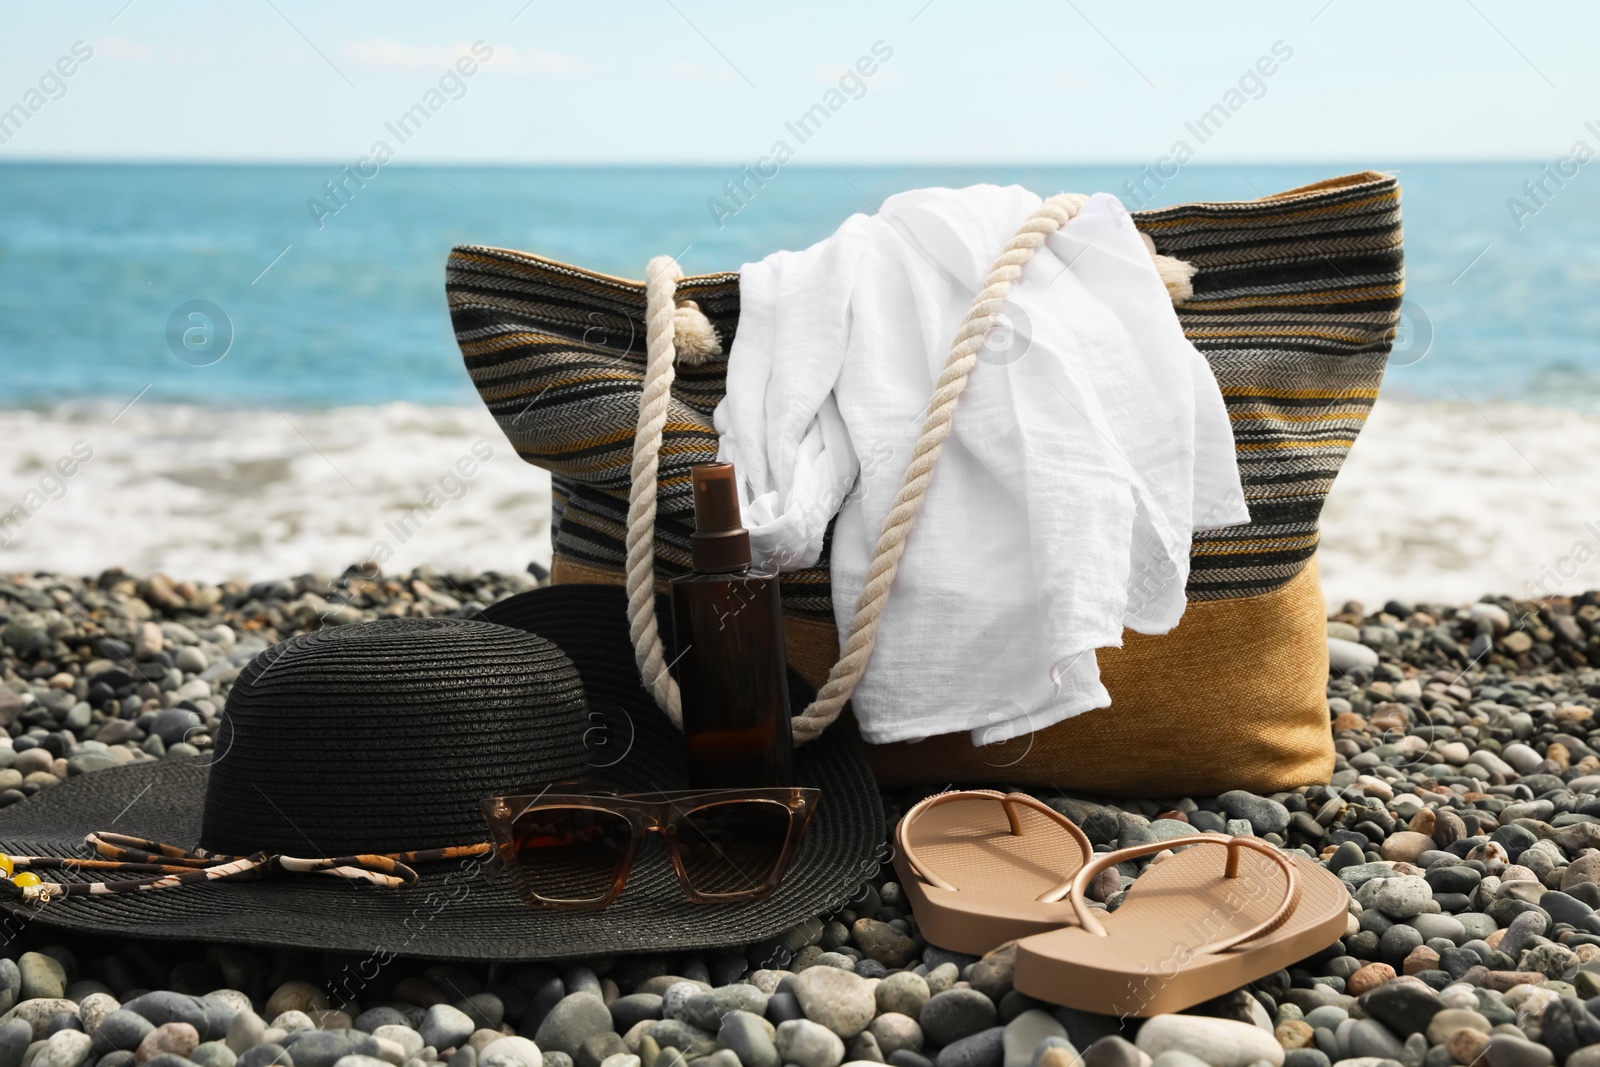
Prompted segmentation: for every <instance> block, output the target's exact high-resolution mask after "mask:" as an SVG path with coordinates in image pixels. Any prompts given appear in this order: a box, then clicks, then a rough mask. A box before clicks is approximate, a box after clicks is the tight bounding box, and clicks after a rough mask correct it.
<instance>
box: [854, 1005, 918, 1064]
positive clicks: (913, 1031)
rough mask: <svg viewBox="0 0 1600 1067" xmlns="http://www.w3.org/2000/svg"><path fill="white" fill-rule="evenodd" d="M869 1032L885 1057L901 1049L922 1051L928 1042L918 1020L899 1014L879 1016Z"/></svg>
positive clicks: (869, 1026) (868, 1029)
mask: <svg viewBox="0 0 1600 1067" xmlns="http://www.w3.org/2000/svg"><path fill="white" fill-rule="evenodd" d="M867 1031H868V1033H870V1034H872V1036H873V1038H874V1039H875V1040H876V1041H877V1042H878V1049H879V1051H881V1052H882V1053H883V1054H884V1055H885V1056H888V1055H892V1054H893V1053H895V1052H897V1051H899V1050H901V1049H908V1050H910V1051H912V1052H918V1051H921V1049H922V1045H923V1042H924V1041H925V1040H926V1038H925V1037H924V1036H923V1033H922V1027H921V1026H919V1025H918V1024H917V1020H915V1019H913V1018H912V1017H911V1016H909V1015H902V1014H900V1013H899V1012H885V1013H884V1014H882V1015H880V1016H878V1017H877V1018H876V1019H874V1020H872V1022H871V1024H870V1025H868V1027H867Z"/></svg>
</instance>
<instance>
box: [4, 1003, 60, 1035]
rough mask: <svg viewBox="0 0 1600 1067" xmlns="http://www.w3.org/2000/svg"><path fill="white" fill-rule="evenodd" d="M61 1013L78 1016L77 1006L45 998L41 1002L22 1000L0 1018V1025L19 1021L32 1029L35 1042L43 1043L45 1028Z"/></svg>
mask: <svg viewBox="0 0 1600 1067" xmlns="http://www.w3.org/2000/svg"><path fill="white" fill-rule="evenodd" d="M62 1012H68V1013H69V1014H72V1015H76V1014H78V1005H77V1004H76V1002H74V1001H70V1000H57V999H54V998H46V999H43V1000H24V1001H22V1002H21V1003H20V1004H18V1005H17V1006H16V1007H14V1008H12V1009H11V1010H10V1011H8V1012H6V1013H5V1015H3V1016H0V1023H8V1022H10V1021H11V1020H12V1019H21V1020H23V1021H25V1022H26V1023H28V1025H30V1026H32V1027H33V1038H34V1040H35V1041H43V1040H44V1039H45V1037H46V1036H48V1035H47V1034H46V1033H45V1028H46V1027H47V1026H49V1024H50V1020H51V1019H53V1018H55V1017H56V1016H57V1015H60V1014H61V1013H62Z"/></svg>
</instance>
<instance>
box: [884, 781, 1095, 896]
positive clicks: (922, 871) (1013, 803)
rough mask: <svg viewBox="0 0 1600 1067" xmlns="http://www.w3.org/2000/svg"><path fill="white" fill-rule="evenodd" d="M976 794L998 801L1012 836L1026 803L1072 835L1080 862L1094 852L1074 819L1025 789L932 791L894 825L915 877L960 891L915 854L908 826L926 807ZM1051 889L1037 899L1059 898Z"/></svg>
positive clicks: (1015, 834)
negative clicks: (1010, 791) (1003, 790)
mask: <svg viewBox="0 0 1600 1067" xmlns="http://www.w3.org/2000/svg"><path fill="white" fill-rule="evenodd" d="M977 798H984V799H989V800H998V801H999V802H1000V807H1001V808H1002V809H1003V810H1004V811H1005V813H1006V822H1007V823H1008V824H1009V825H1010V827H1011V834H1012V836H1013V837H1021V836H1023V832H1022V811H1021V809H1022V808H1023V807H1029V808H1032V809H1033V810H1035V811H1037V812H1039V813H1040V814H1041V815H1044V816H1045V817H1046V818H1048V819H1050V820H1051V821H1052V822H1054V823H1055V824H1056V825H1058V826H1060V827H1061V828H1062V829H1063V830H1066V831H1067V833H1069V834H1071V835H1072V839H1073V841H1074V842H1076V843H1077V846H1078V850H1079V852H1080V853H1081V854H1082V856H1083V862H1084V863H1087V862H1089V857H1091V856H1093V855H1094V846H1093V845H1091V844H1090V843H1089V839H1088V837H1086V836H1085V835H1084V832H1083V831H1082V830H1080V829H1078V824H1077V823H1075V822H1073V821H1072V820H1071V819H1069V818H1067V817H1066V816H1065V815H1063V814H1061V813H1060V812H1059V811H1056V810H1055V809H1054V808H1052V807H1050V806H1049V805H1048V804H1046V803H1044V801H1042V800H1040V799H1039V798H1037V797H1033V796H1029V795H1028V794H1027V793H1001V792H1000V791H998V790H995V789H958V790H955V791H953V792H949V793H935V794H934V795H933V796H931V797H927V798H925V799H923V800H920V801H918V802H917V803H916V804H915V805H914V806H913V807H912V808H911V810H910V811H908V812H906V814H905V816H904V817H903V818H902V819H901V820H900V825H899V826H897V827H896V828H895V844H896V845H898V846H899V848H900V854H901V855H902V856H904V857H905V858H906V863H908V864H909V865H910V867H911V869H912V870H913V871H915V872H916V874H917V877H919V878H921V879H922V880H923V881H924V882H927V883H928V884H929V885H931V886H934V887H935V888H938V889H944V890H947V891H949V892H952V893H955V892H960V890H959V888H958V887H957V886H954V885H952V884H950V882H949V881H947V880H946V879H944V878H941V877H939V875H938V874H936V873H935V872H934V871H932V870H931V869H929V867H928V865H927V864H926V863H925V862H923V860H922V859H921V858H920V857H919V856H918V855H917V851H916V849H914V848H913V847H912V845H911V837H910V829H911V826H912V824H913V823H915V822H916V821H917V820H918V819H920V818H921V817H922V816H923V815H924V814H925V813H927V812H928V811H929V810H931V809H933V808H936V807H939V806H940V805H943V804H949V803H951V802H953V801H957V800H973V799H977ZM1071 884H1072V883H1071V882H1070V881H1067V882H1063V883H1062V885H1061V886H1060V887H1059V888H1060V889H1061V891H1062V892H1063V893H1064V892H1065V891H1066V887H1068V886H1070V885H1071ZM1055 892H1056V891H1055V890H1054V889H1051V890H1047V891H1046V892H1045V893H1043V894H1041V895H1040V896H1039V898H1038V899H1039V900H1041V901H1044V900H1045V899H1046V898H1047V897H1048V898H1049V899H1050V900H1060V899H1061V897H1060V896H1059V895H1057V896H1051V895H1050V894H1052V893H1055Z"/></svg>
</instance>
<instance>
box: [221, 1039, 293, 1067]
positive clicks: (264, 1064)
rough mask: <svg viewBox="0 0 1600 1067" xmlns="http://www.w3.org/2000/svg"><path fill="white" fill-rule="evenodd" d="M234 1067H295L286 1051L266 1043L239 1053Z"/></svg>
mask: <svg viewBox="0 0 1600 1067" xmlns="http://www.w3.org/2000/svg"><path fill="white" fill-rule="evenodd" d="M236 1067H296V1064H295V1062H294V1057H293V1056H292V1055H291V1054H290V1053H289V1050H288V1049H286V1048H284V1047H283V1046H282V1045H278V1044H274V1043H272V1042H268V1043H266V1044H262V1045H257V1046H256V1047H255V1048H252V1049H248V1050H246V1051H244V1052H242V1053H240V1054H239V1062H238V1064H237V1065H236Z"/></svg>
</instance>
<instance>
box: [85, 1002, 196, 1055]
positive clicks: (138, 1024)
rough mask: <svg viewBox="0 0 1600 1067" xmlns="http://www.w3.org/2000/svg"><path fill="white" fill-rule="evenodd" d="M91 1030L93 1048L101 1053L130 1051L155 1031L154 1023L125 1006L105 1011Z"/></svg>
mask: <svg viewBox="0 0 1600 1067" xmlns="http://www.w3.org/2000/svg"><path fill="white" fill-rule="evenodd" d="M190 1029H193V1027H190ZM93 1030H94V1043H95V1049H96V1051H98V1052H100V1053H101V1054H104V1053H107V1052H115V1051H123V1052H132V1051H134V1050H136V1049H137V1048H138V1047H139V1043H140V1042H141V1041H143V1040H144V1039H145V1038H146V1037H148V1036H149V1035H150V1034H152V1033H154V1032H155V1024H154V1023H152V1022H150V1021H149V1020H148V1019H146V1018H144V1017H143V1016H142V1015H136V1014H134V1013H133V1012H131V1011H129V1010H127V1009H126V1008H118V1009H117V1010H115V1011H111V1012H107V1013H106V1015H105V1016H104V1017H103V1018H102V1019H101V1020H100V1022H99V1024H98V1025H97V1026H95V1027H94V1028H93Z"/></svg>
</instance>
